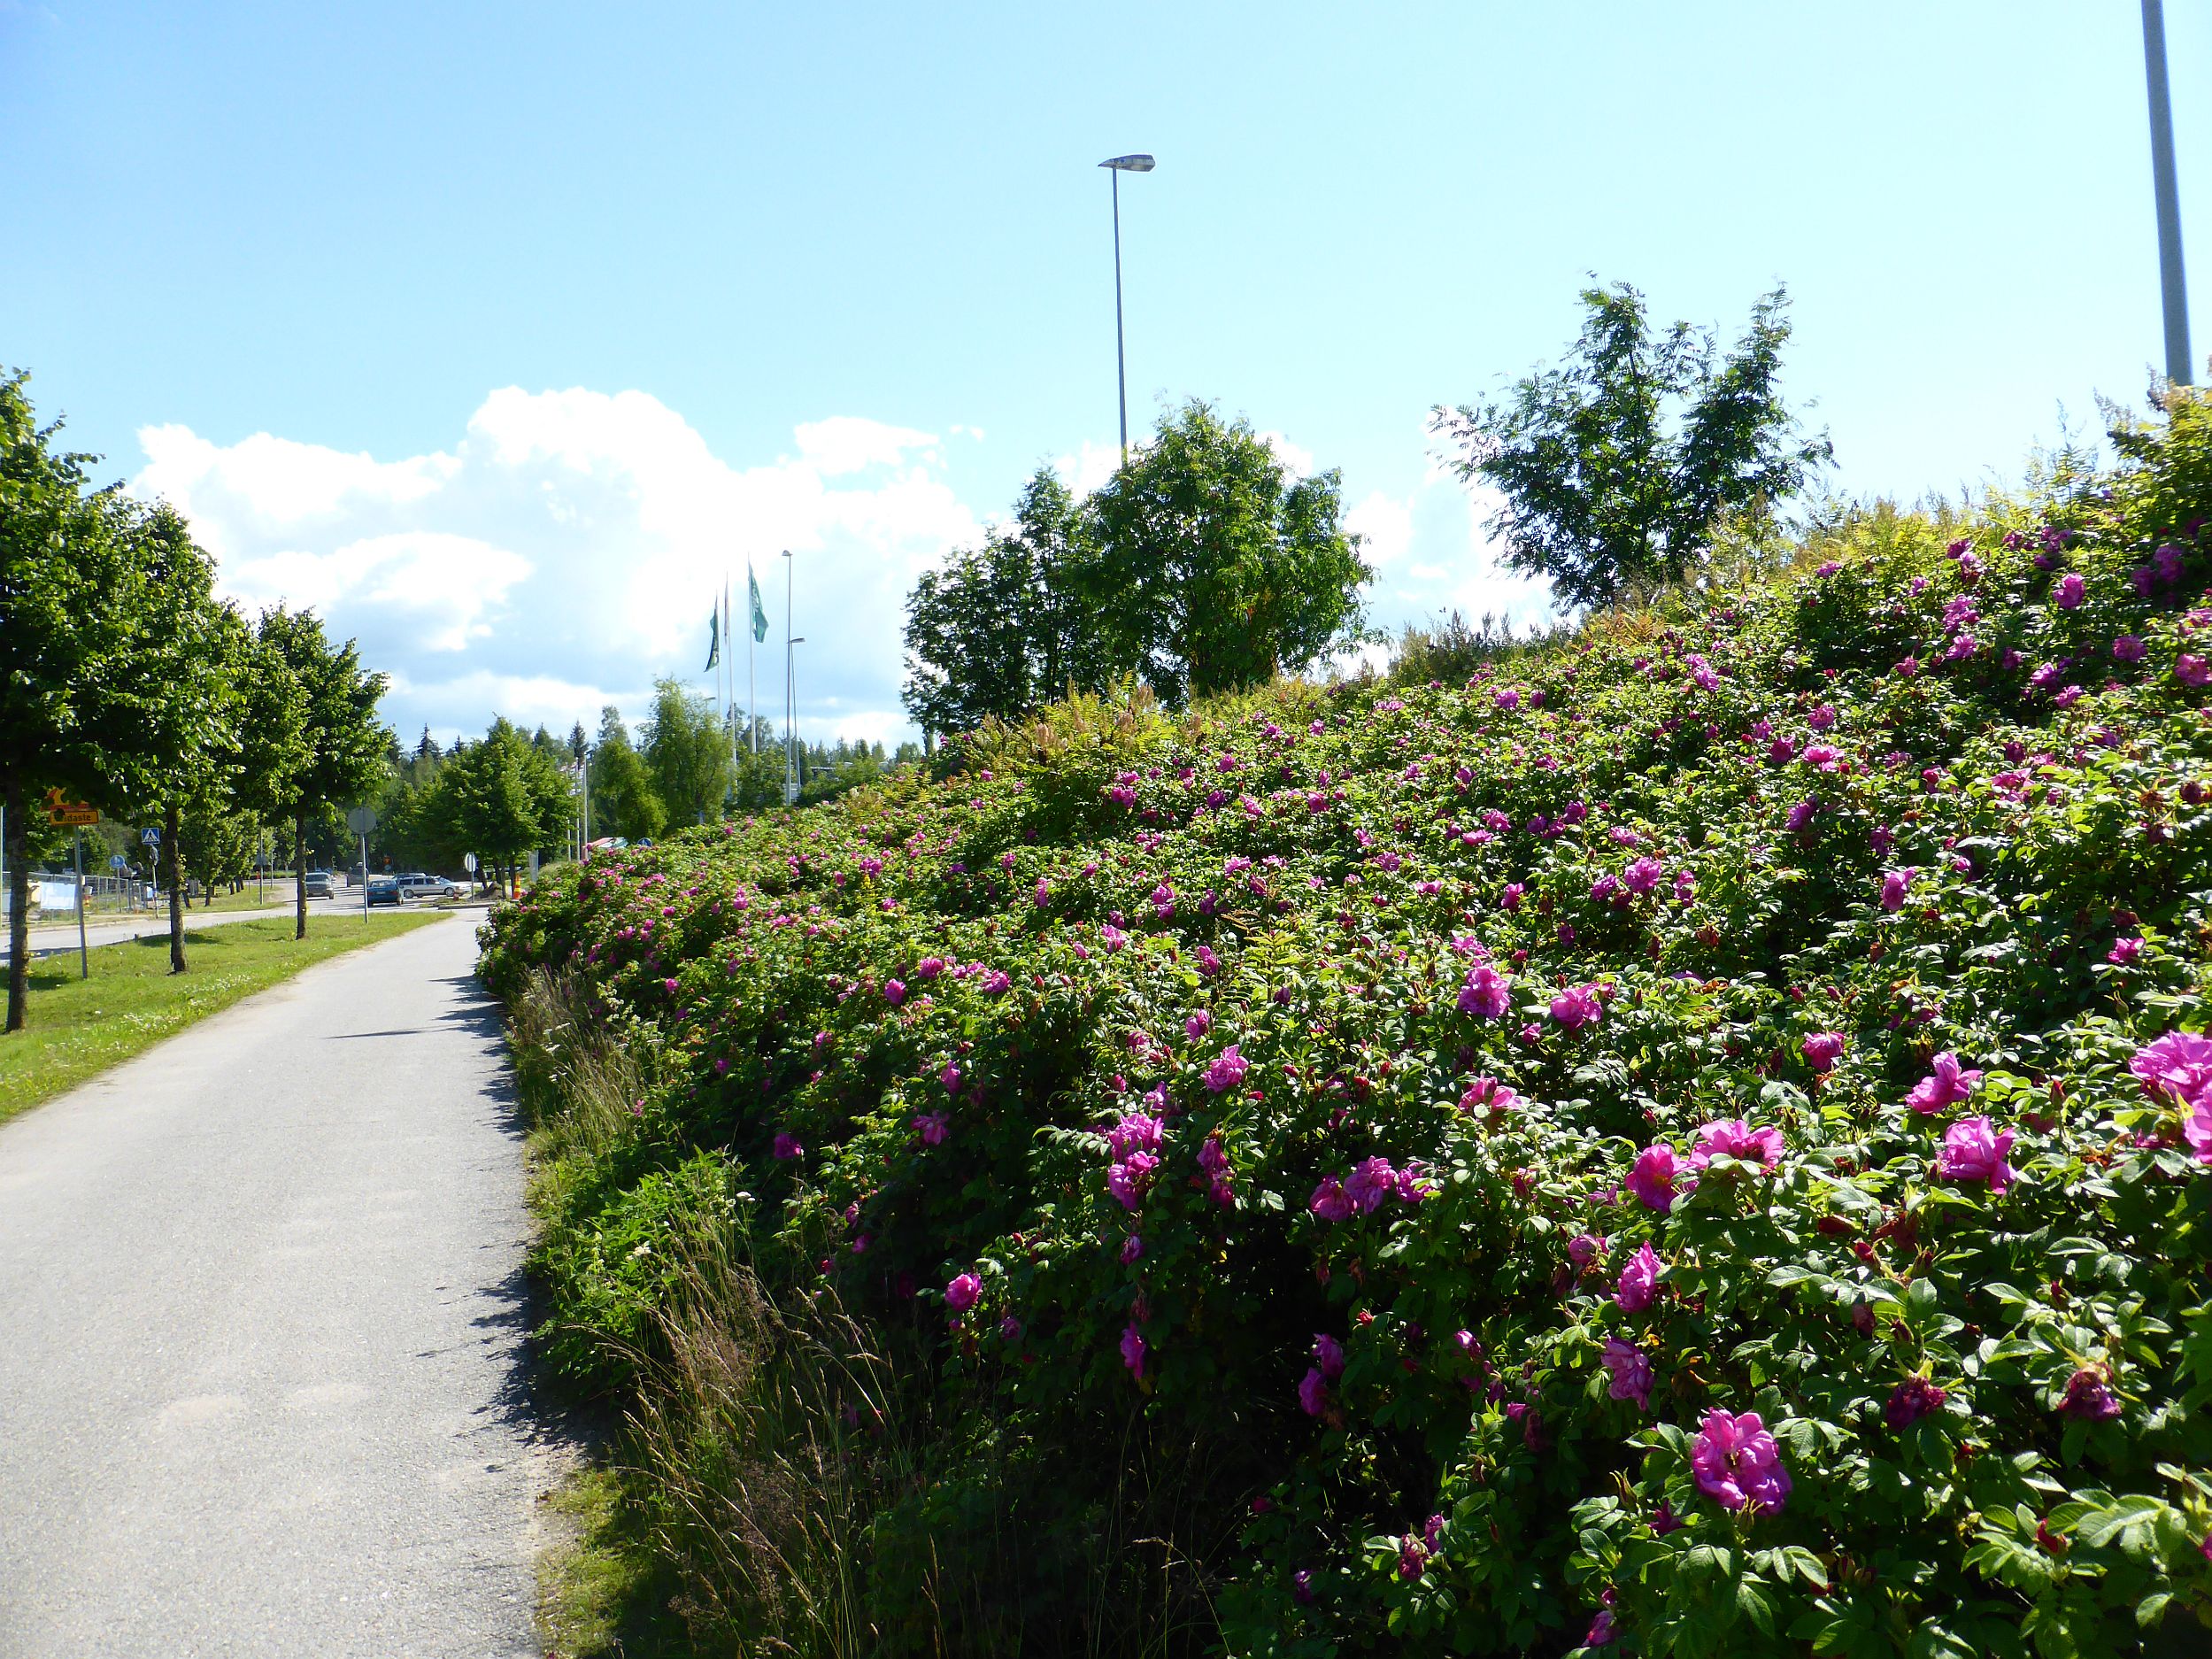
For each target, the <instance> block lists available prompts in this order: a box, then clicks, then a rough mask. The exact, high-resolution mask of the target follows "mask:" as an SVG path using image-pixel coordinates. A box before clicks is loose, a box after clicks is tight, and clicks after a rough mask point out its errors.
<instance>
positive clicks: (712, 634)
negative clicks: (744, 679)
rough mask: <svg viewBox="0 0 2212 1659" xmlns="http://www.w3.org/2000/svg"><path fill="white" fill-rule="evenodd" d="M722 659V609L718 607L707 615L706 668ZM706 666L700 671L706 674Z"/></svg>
mask: <svg viewBox="0 0 2212 1659" xmlns="http://www.w3.org/2000/svg"><path fill="white" fill-rule="evenodd" d="M721 660H722V613H721V610H720V609H719V608H717V609H715V610H713V611H709V612H708V613H707V615H706V668H711V667H713V666H714V665H715V664H716V663H718V662H720V661H721ZM706 668H701V669H700V670H699V672H700V673H701V674H705V672H706Z"/></svg>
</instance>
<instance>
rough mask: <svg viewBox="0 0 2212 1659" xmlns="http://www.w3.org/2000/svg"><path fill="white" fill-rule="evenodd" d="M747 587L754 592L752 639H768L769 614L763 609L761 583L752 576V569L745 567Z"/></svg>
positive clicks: (749, 566) (748, 566)
mask: <svg viewBox="0 0 2212 1659" xmlns="http://www.w3.org/2000/svg"><path fill="white" fill-rule="evenodd" d="M745 586H747V587H748V588H750V589H751V590H752V637H753V638H754V639H756V640H761V639H766V638H767V637H768V613H767V611H765V610H764V609H762V608H761V605H760V583H759V582H758V581H756V580H755V579H754V577H753V574H752V567H751V565H747V566H746V567H745Z"/></svg>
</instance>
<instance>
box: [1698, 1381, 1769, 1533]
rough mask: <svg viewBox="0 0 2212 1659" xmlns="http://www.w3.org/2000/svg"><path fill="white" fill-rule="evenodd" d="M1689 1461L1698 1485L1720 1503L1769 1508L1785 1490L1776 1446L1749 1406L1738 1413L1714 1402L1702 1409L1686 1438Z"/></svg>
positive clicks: (1741, 1507) (1757, 1415)
mask: <svg viewBox="0 0 2212 1659" xmlns="http://www.w3.org/2000/svg"><path fill="white" fill-rule="evenodd" d="M1690 1467H1691V1470H1692V1472H1694V1473H1695V1474H1696V1476H1697V1478H1698V1489H1699V1491H1700V1492H1702V1493H1705V1494H1706V1496H1707V1497H1708V1498H1711V1499H1713V1500H1714V1501H1716V1502H1717V1503H1719V1504H1720V1506H1721V1507H1722V1508H1723V1509H1743V1508H1745V1507H1746V1505H1749V1504H1756V1505H1758V1506H1759V1508H1760V1509H1762V1510H1765V1511H1768V1512H1769V1513H1771V1512H1773V1511H1774V1510H1777V1509H1780V1508H1781V1507H1782V1505H1783V1502H1784V1500H1785V1499H1787V1498H1788V1497H1789V1495H1790V1477H1789V1472H1788V1471H1787V1470H1784V1468H1783V1467H1782V1453H1781V1449H1780V1448H1779V1447H1777V1446H1776V1445H1775V1443H1774V1436H1773V1435H1771V1434H1769V1432H1768V1431H1767V1425H1766V1424H1763V1423H1761V1421H1760V1420H1759V1414H1758V1413H1757V1412H1755V1411H1746V1412H1745V1413H1743V1414H1742V1415H1741V1416H1735V1415H1732V1414H1730V1412H1728V1411H1726V1410H1723V1409H1722V1408H1719V1407H1715V1408H1713V1409H1712V1410H1710V1411H1708V1412H1707V1413H1706V1414H1705V1423H1704V1426H1703V1427H1701V1428H1700V1429H1699V1431H1698V1434H1697V1438H1696V1439H1693V1440H1692V1441H1691V1443H1690Z"/></svg>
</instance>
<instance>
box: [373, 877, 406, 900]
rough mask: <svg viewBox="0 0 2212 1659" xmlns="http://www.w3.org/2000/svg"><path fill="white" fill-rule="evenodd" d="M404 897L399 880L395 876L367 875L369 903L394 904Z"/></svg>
mask: <svg viewBox="0 0 2212 1659" xmlns="http://www.w3.org/2000/svg"><path fill="white" fill-rule="evenodd" d="M405 897H406V895H405V893H403V892H402V891H400V889H399V882H398V879H397V877H396V876H370V877H369V884H368V901H369V903H371V904H373V905H396V904H397V903H399V902H400V901H401V900H402V899H405Z"/></svg>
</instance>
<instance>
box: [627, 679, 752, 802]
mask: <svg viewBox="0 0 2212 1659" xmlns="http://www.w3.org/2000/svg"><path fill="white" fill-rule="evenodd" d="M644 738H645V740H644V743H643V744H642V745H640V748H639V752H640V753H642V754H643V755H644V760H645V766H646V769H647V770H648V771H650V772H651V774H652V783H653V793H654V794H656V795H658V796H659V798H660V804H661V806H662V808H663V809H664V810H665V811H666V812H667V815H668V818H667V821H668V822H670V823H672V824H694V823H705V822H707V821H708V820H709V819H718V818H720V817H721V815H722V801H723V799H724V798H725V797H727V796H728V793H729V785H730V775H731V767H730V758H729V746H730V739H729V733H728V730H727V729H725V728H724V726H723V724H722V721H721V716H720V715H719V714H716V713H715V710H714V699H713V698H710V697H701V696H698V695H695V694H694V693H692V692H691V691H688V690H687V689H685V686H684V683H683V682H682V681H681V680H673V679H671V680H662V681H659V682H658V683H656V684H655V685H654V687H653V712H652V713H651V714H650V715H648V716H647V717H646V720H645V734H644Z"/></svg>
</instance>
